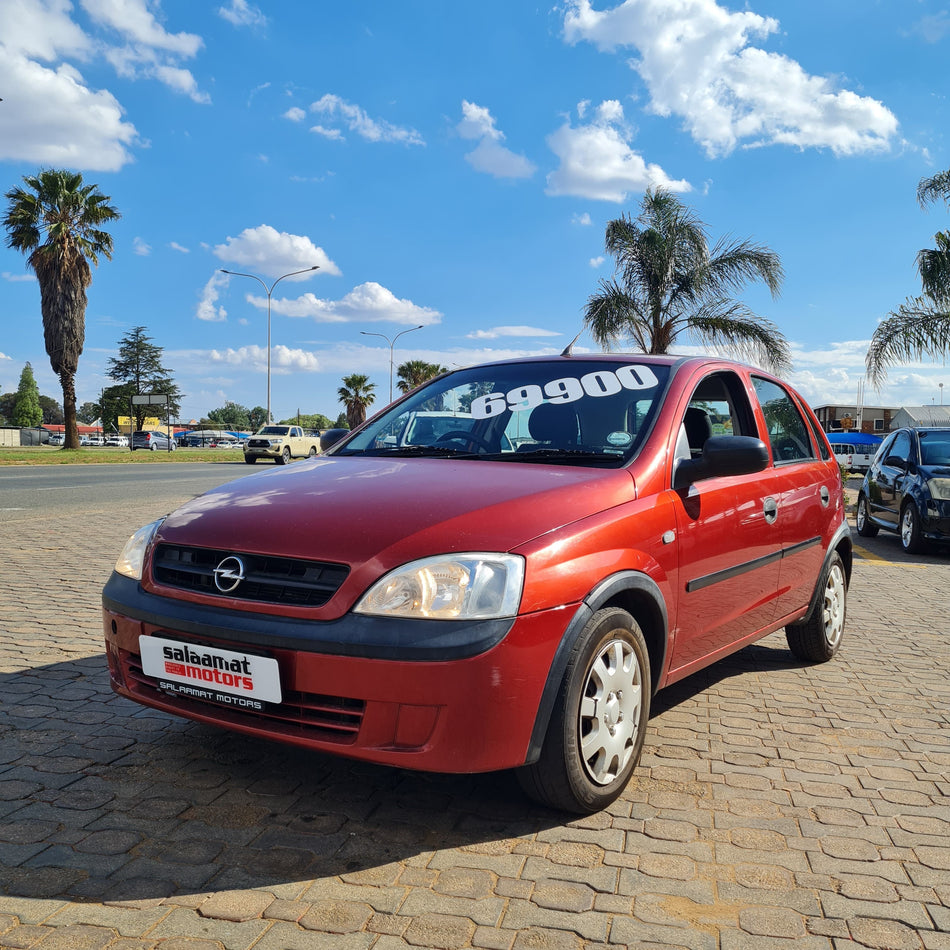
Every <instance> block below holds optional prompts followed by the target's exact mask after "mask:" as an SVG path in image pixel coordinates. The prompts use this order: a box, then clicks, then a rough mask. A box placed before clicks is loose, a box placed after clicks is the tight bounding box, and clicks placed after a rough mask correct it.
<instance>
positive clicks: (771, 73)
mask: <svg viewBox="0 0 950 950" xmlns="http://www.w3.org/2000/svg"><path fill="white" fill-rule="evenodd" d="M778 30H779V23H778V21H777V20H775V19H773V18H771V17H762V16H759V15H758V14H755V13H752V12H751V11H749V10H744V11H741V12H732V11H729V10H727V9H726V8H724V7H722V6H720V5H719V4H718V3H717V2H716V0H677V2H670V0H624V2H622V3H620V4H619V5H618V6H615V7H614V8H613V9H611V10H606V11H595V10H594V9H592V7H591V5H590V2H589V0H568V12H567V13H566V15H565V18H564V35H565V38H566V39H567V41H568V42H571V43H575V42H578V41H579V40H587V41H589V42H591V43H593V44H595V45H596V46H597V47H598V49H600V50H602V51H604V52H610V53H613V52H618V51H619V50H621V49H624V50H626V49H627V48H633V49H635V50H636V51H637V53H638V54H639V58H638V59H636V60H634V61H632V62H631V66H632V68H633V69H635V70H636V72H637V73H638V74H639V75H640V77H641V79H642V80H643V81H644V83H645V84H646V87H647V90H648V91H649V95H650V103H649V107H650V109H651V110H652V111H653V112H654V113H656V114H657V115H661V116H669V115H677V116H680V117H681V118H682V119H683V123H684V126H685V127H686V129H687V130H688V131H689V133H690V135H692V136H693V138H694V139H695V140H696V141H697V142H699V143H700V144H701V145H702V146H703V147H704V148H705V150H706V152H707V153H708V154H709V155H724V154H728V153H729V152H731V151H732V150H733V149H734V148H736V147H737V146H738V145H743V146H746V147H749V146H760V145H773V144H785V145H791V146H794V147H796V148H830V149H831V150H832V151H833V152H834V153H835V154H838V155H848V154H854V153H858V152H866V151H873V150H880V149H886V148H888V147H889V146H890V141H891V139H892V138H893V136H894V135H895V134H896V131H897V119H896V118H895V117H894V115H893V113H891V112H890V111H889V110H888V109H887V108H886V107H885V106H884V105H883V104H882V103H880V102H878V101H877V100H876V99H872V98H869V97H865V96H858V95H857V94H855V93H853V92H850V91H848V90H842V89H839V88H837V87H836V85H835V83H834V82H832V80H831V79H828V78H825V77H819V76H811V75H809V74H807V73H806V72H805V71H804V70H803V69H802V67H801V66H800V65H799V64H798V63H797V62H795V61H794V60H792V59H790V58H789V57H787V56H782V55H780V54H777V53H769V52H766V51H765V50H763V49H760V48H759V47H756V46H753V45H751V41H752V40H754V39H765V38H767V37H768V36H769V35H770V34H773V33H776V32H778Z"/></svg>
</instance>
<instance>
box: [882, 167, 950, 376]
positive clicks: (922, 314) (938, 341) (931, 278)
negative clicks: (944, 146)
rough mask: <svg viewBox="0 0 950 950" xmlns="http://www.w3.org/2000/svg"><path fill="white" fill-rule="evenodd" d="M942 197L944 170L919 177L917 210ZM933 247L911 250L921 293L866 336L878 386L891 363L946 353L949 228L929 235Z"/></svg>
mask: <svg viewBox="0 0 950 950" xmlns="http://www.w3.org/2000/svg"><path fill="white" fill-rule="evenodd" d="M941 198H942V199H943V201H944V203H945V204H946V205H947V207H948V208H950V171H944V172H938V173H937V174H936V175H933V176H932V177H930V178H922V179H921V180H920V182H919V183H918V185H917V202H918V204H919V205H920V206H921V207H922V208H923V207H925V206H926V205H927V204H929V203H930V202H932V201H938V200H940V199H941ZM934 242H935V243H936V245H937V246H936V247H935V248H929V249H928V248H924V249H923V250H922V251H919V252H918V254H917V272H918V273H919V274H920V284H921V290H922V291H923V293H922V294H921V295H920V296H919V297H908V298H907V300H906V301H905V302H904V303H902V304H901V305H900V307H898V308H897V310H892V311H891V312H890V314H889V315H888V316H887V317H886V318H885V319H884V320H882V321H881V322H880V323H879V324H878V325H877V328H876V329H875V331H874V335H873V336H872V337H871V345H870V346H869V347H868V352H867V356H866V357H865V361H864V362H865V367H866V368H867V374H868V378H869V379H870V380H871V382H872V383H873V384H874V385H875V386H880V385H881V383H883V382H884V380H885V378H886V377H887V369H888V367H889V366H892V365H893V364H894V363H900V362H903V361H905V360H919V359H920V358H921V357H922V356H925V355H926V356H929V357H931V359H938V358H945V357H946V356H947V354H948V353H950V231H938V232H937V233H936V234H935V235H934Z"/></svg>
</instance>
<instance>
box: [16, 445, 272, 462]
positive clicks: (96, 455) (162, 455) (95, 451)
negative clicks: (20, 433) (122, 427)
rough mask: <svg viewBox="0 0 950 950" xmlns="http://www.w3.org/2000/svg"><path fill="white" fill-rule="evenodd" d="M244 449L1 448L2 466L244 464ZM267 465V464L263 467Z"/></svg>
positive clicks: (41, 446) (45, 446)
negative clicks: (241, 462) (172, 450)
mask: <svg viewBox="0 0 950 950" xmlns="http://www.w3.org/2000/svg"><path fill="white" fill-rule="evenodd" d="M243 459H244V453H243V452H242V451H241V450H240V449H175V451H174V452H167V451H160V452H151V451H149V450H147V449H139V450H137V451H135V452H132V451H130V450H129V449H123V448H118V447H115V446H108V445H90V446H86V447H85V448H81V449H61V448H58V447H57V446H49V445H34V446H24V447H21V448H11V447H8V446H2V445H0V465H103V464H105V465H108V464H128V463H130V462H131V463H134V464H136V465H142V464H145V465H152V464H168V463H174V462H240V461H243ZM263 464H266V463H263Z"/></svg>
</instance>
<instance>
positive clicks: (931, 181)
mask: <svg viewBox="0 0 950 950" xmlns="http://www.w3.org/2000/svg"><path fill="white" fill-rule="evenodd" d="M940 199H943V201H944V203H945V204H947V205H950V170H948V171H945V172H938V173H937V174H936V175H933V176H931V177H930V178H921V179H920V182H919V183H918V185H917V203H918V204H919V205H920V206H921V207H923V206H924V205H926V204H929V203H930V202H931V201H939V200H940Z"/></svg>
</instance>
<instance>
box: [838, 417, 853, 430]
mask: <svg viewBox="0 0 950 950" xmlns="http://www.w3.org/2000/svg"><path fill="white" fill-rule="evenodd" d="M841 428H842V429H852V428H854V419H852V418H851V416H845V417H844V418H843V419H842V420H841Z"/></svg>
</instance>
